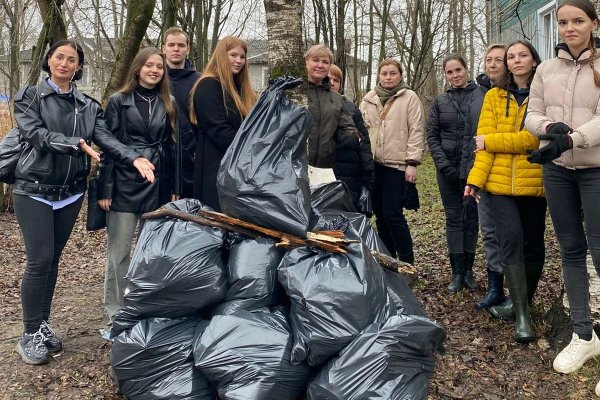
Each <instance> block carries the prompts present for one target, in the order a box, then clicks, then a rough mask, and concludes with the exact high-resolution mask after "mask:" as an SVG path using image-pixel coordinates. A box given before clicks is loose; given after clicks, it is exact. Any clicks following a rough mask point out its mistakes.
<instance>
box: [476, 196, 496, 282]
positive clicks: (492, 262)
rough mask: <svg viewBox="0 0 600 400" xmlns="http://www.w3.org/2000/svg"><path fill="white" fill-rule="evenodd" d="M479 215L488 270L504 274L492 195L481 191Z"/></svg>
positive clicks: (478, 206) (478, 205)
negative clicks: (491, 201)
mask: <svg viewBox="0 0 600 400" xmlns="http://www.w3.org/2000/svg"><path fill="white" fill-rule="evenodd" d="M477 212H478V214H479V229H480V230H481V235H482V236H483V254H485V263H486V268H487V269H489V270H491V271H494V272H499V273H502V264H500V243H498V236H497V234H496V224H495V222H494V214H493V212H492V206H491V204H490V194H489V193H488V192H486V191H483V190H480V191H479V203H478V204H477Z"/></svg>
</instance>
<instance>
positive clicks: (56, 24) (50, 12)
mask: <svg viewBox="0 0 600 400" xmlns="http://www.w3.org/2000/svg"><path fill="white" fill-rule="evenodd" d="M63 4H64V0H38V6H39V7H40V14H41V16H42V20H43V24H42V29H41V30H40V34H39V36H38V40H37V43H36V45H35V46H34V47H33V49H32V52H31V70H30V71H29V77H28V78H27V81H28V82H29V84H30V85H35V84H36V83H37V81H38V79H39V76H40V66H41V63H42V57H43V56H44V50H45V48H46V44H48V43H50V44H52V43H54V42H56V41H58V40H62V39H66V38H67V29H66V28H65V21H64V19H63V16H62V13H61V11H60V8H61V7H62V5H63Z"/></svg>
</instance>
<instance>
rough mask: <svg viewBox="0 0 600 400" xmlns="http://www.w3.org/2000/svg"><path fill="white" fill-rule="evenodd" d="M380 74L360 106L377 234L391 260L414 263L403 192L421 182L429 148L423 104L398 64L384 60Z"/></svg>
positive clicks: (379, 69) (381, 63)
mask: <svg viewBox="0 0 600 400" xmlns="http://www.w3.org/2000/svg"><path fill="white" fill-rule="evenodd" d="M377 73H378V83H377V86H375V89H373V90H371V91H370V92H369V93H367V94H366V95H365V97H363V100H362V102H361V103H360V110H361V111H362V113H363V118H364V121H365V125H366V127H367V128H368V129H369V136H370V137H371V140H372V147H373V149H374V151H373V158H374V160H375V189H374V191H373V210H374V211H375V216H376V224H377V232H378V234H379V236H380V237H381V240H382V241H383V243H384V244H385V246H386V247H387V248H388V250H389V251H390V254H391V255H392V256H394V257H395V256H398V258H399V259H400V260H401V261H405V262H408V263H410V264H414V260H415V256H414V252H413V241H412V236H411V234H410V228H409V226H408V223H407V221H406V218H405V216H404V204H405V203H404V193H405V191H406V184H407V183H406V182H410V183H412V184H414V183H416V181H417V166H418V165H419V164H420V163H421V160H422V158H423V152H424V149H425V140H424V136H425V133H424V130H423V105H422V103H421V100H420V99H419V96H418V95H417V94H416V93H415V92H414V91H412V90H411V89H410V88H409V87H408V85H407V84H406V82H405V81H404V79H402V66H401V65H400V63H399V62H398V61H396V60H383V61H381V62H380V63H379V66H378V67H377Z"/></svg>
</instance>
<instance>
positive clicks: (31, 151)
mask: <svg viewBox="0 0 600 400" xmlns="http://www.w3.org/2000/svg"><path fill="white" fill-rule="evenodd" d="M31 153H33V147H32V148H31V150H29V154H27V157H25V159H24V160H23V162H22V163H21V165H25V163H26V162H27V160H28V159H29V156H30V155H31Z"/></svg>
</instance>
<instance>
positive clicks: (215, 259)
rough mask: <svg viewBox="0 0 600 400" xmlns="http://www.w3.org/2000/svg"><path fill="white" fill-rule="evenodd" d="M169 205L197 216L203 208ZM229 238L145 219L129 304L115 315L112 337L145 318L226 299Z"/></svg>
mask: <svg viewBox="0 0 600 400" xmlns="http://www.w3.org/2000/svg"><path fill="white" fill-rule="evenodd" d="M165 207H168V208H173V209H176V210H181V211H185V212H187V213H190V214H197V213H198V211H199V210H200V209H201V208H203V207H204V206H203V205H202V203H200V202H199V201H198V200H193V199H185V200H179V201H177V202H173V203H169V204H167V205H166V206H165ZM224 235H225V232H224V231H222V230H220V229H216V228H211V227H208V226H204V225H199V224H196V223H194V222H189V221H183V220H180V219H173V218H160V219H154V220H148V221H146V222H145V223H144V228H143V229H142V232H141V234H140V237H139V239H138V243H137V246H136V247H135V251H134V253H133V257H132V259H131V264H130V266H129V271H128V273H127V279H128V280H129V282H128V292H127V293H126V294H125V298H124V301H125V306H124V307H123V308H122V309H121V310H119V312H118V313H117V315H115V318H114V320H113V324H112V331H111V335H112V336H116V335H118V334H119V333H120V332H122V331H123V330H125V329H129V328H130V327H132V326H133V325H134V324H135V323H136V322H137V321H139V320H141V319H145V318H154V317H165V318H176V317H181V316H187V315H193V314H196V313H198V312H200V311H203V310H205V309H207V308H210V307H211V306H213V305H214V304H216V303H218V302H219V301H221V300H222V299H223V297H224V296H225V293H226V292H227V276H226V273H225V265H224V262H223V260H222V254H221V253H222V245H223V237H224Z"/></svg>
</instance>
